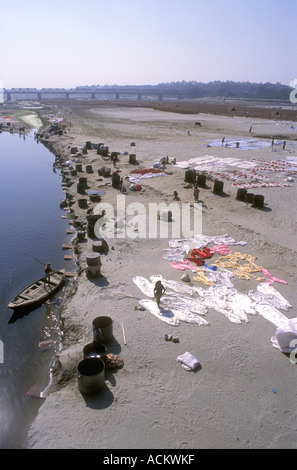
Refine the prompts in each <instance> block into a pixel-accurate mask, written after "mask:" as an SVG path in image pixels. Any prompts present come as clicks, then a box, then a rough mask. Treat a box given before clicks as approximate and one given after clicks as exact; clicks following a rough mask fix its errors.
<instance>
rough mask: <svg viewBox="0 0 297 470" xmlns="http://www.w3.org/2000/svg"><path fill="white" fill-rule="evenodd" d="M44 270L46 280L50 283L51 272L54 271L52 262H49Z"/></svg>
mask: <svg viewBox="0 0 297 470" xmlns="http://www.w3.org/2000/svg"><path fill="white" fill-rule="evenodd" d="M44 272H45V282H47V283H48V284H49V283H50V280H51V272H52V268H51V265H50V263H47V265H46V266H45V268H44Z"/></svg>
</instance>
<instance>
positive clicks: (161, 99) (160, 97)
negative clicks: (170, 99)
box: [159, 93, 163, 101]
mask: <svg viewBox="0 0 297 470" xmlns="http://www.w3.org/2000/svg"><path fill="white" fill-rule="evenodd" d="M159 101H163V95H162V93H159Z"/></svg>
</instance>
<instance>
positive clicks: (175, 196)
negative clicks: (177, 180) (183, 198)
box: [173, 191, 180, 201]
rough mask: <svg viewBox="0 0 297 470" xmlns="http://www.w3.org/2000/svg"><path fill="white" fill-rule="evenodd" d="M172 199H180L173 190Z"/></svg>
mask: <svg viewBox="0 0 297 470" xmlns="http://www.w3.org/2000/svg"><path fill="white" fill-rule="evenodd" d="M173 199H175V201H180V197H179V195H178V192H177V191H173Z"/></svg>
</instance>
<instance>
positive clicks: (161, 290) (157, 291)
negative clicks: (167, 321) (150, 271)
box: [154, 281, 166, 307]
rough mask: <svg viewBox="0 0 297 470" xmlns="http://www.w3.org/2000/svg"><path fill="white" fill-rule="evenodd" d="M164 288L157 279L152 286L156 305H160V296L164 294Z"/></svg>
mask: <svg viewBox="0 0 297 470" xmlns="http://www.w3.org/2000/svg"><path fill="white" fill-rule="evenodd" d="M165 290H166V289H165V287H164V286H163V284H162V282H161V281H157V282H156V284H155V288H154V296H155V299H156V302H157V305H158V307H160V301H161V297H162V295H163V294H164V292H165Z"/></svg>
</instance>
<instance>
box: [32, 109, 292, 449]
mask: <svg viewBox="0 0 297 470" xmlns="http://www.w3.org/2000/svg"><path fill="white" fill-rule="evenodd" d="M63 113H64V114H63V117H64V119H65V122H66V123H67V127H66V131H67V132H66V133H65V134H64V135H62V136H58V135H54V136H51V137H49V138H48V139H46V140H45V141H44V142H45V144H46V145H47V146H49V147H50V148H51V150H52V151H53V152H54V153H55V155H57V156H58V157H59V159H60V161H62V162H63V161H64V162H66V161H67V160H70V158H71V153H70V150H71V148H72V147H75V146H77V147H79V148H81V147H83V146H84V145H85V144H86V142H88V141H91V142H94V143H99V142H102V143H104V145H106V146H108V147H109V151H110V152H120V155H119V162H117V163H116V168H117V169H119V170H120V175H121V176H126V175H129V174H130V173H131V171H133V170H135V169H139V168H142V169H145V168H151V166H152V165H153V164H154V162H156V161H159V160H160V158H161V157H162V156H169V159H170V160H171V159H172V158H176V160H177V162H181V161H185V160H190V159H192V158H195V157H198V156H204V155H207V154H208V155H211V156H213V157H218V158H222V159H225V158H236V159H239V160H250V159H261V160H264V161H268V162H270V161H271V160H279V159H285V158H287V157H292V156H295V157H297V148H296V141H295V139H296V136H297V129H296V125H295V123H294V121H281V120H279V119H272V118H271V119H270V118H269V120H267V119H261V118H260V117H256V118H255V117H253V116H251V117H241V116H218V115H211V114H202V113H200V114H199V115H198V114H179V113H171V112H167V111H157V110H153V109H149V108H142V107H140V108H132V107H125V106H121V107H115V106H108V105H105V106H102V107H100V106H96V107H95V106H94V107H93V106H92V105H71V106H69V107H68V108H64V110H63ZM196 121H199V122H200V124H201V126H195V122H196ZM70 122H71V126H70ZM251 126H252V132H250V128H251ZM292 126H293V127H292ZM223 137H225V139H235V140H236V139H249V138H251V137H254V138H255V139H256V140H260V141H263V142H270V140H271V138H273V137H275V138H276V139H280V140H281V139H282V137H283V138H284V139H285V140H286V142H287V145H286V148H285V149H282V146H277V147H275V148H274V149H272V148H271V147H270V146H268V147H267V148H261V149H256V150H240V149H239V148H238V149H237V148H228V147H227V148H226V147H224V146H218V147H207V144H209V143H211V142H213V141H214V140H215V139H222V138H223ZM131 142H134V143H135V146H131ZM272 150H274V151H272ZM124 152H127V153H128V154H131V153H132V154H136V158H137V160H138V162H139V164H138V165H137V166H136V165H131V164H129V161H128V160H129V157H128V155H125V154H124ZM80 160H81V161H82V164H83V169H84V172H83V176H84V177H87V178H88V186H89V188H90V189H93V190H102V191H103V192H104V195H103V197H102V202H109V203H111V204H112V205H113V207H115V205H116V201H117V196H118V195H119V194H120V193H119V191H118V190H117V189H115V188H113V187H112V186H111V184H110V179H106V178H104V177H100V176H99V175H98V172H97V170H98V168H100V167H102V166H103V165H105V166H109V167H110V168H111V170H112V171H114V167H113V164H112V162H108V161H107V160H104V158H103V157H102V156H100V155H97V151H96V150H95V149H94V150H88V153H87V154H86V155H83V156H82V157H80ZM87 164H91V165H92V167H93V171H94V172H93V173H91V174H87V173H86V170H85V167H86V165H87ZM66 171H67V170H66ZM79 176H80V174H78V175H77V176H76V177H75V176H71V179H72V182H73V184H72V185H71V186H70V188H69V190H68V191H69V193H70V194H71V195H72V199H71V203H72V205H71V207H70V210H71V212H70V214H69V215H68V216H69V218H70V219H73V220H74V222H75V223H74V226H75V227H76V228H79V227H80V224H81V223H83V222H84V221H85V220H86V209H81V208H79V206H78V199H79V198H81V197H84V196H80V195H78V194H77V192H76V185H77V181H78V177H79ZM271 177H272V178H273V179H274V180H275V181H277V182H279V183H286V182H287V175H286V174H284V173H274V174H273V175H271ZM184 179H185V169H182V168H178V167H177V166H175V165H172V164H170V165H167V168H166V170H165V174H164V176H159V177H155V178H151V179H147V180H144V181H142V182H141V183H140V184H141V186H142V188H143V190H142V191H140V192H138V191H129V190H128V195H127V196H125V197H126V203H127V204H130V203H132V202H140V203H142V204H143V205H144V207H146V208H148V204H149V203H152V202H156V203H160V202H162V201H163V202H165V203H167V204H169V203H171V202H172V195H173V191H174V190H177V192H178V194H179V197H180V202H179V203H180V204H182V203H183V202H190V203H191V204H193V203H194V199H193V188H192V187H187V186H190V185H187V184H185V182H184ZM125 181H126V180H125ZM212 189H213V178H208V179H207V181H206V187H204V188H200V202H201V203H202V224H203V225H202V229H203V230H202V233H203V235H208V236H216V235H223V234H228V236H230V237H233V238H234V239H235V240H238V241H239V240H241V241H244V242H246V245H245V246H235V247H231V250H232V251H240V252H241V253H248V254H250V255H251V256H253V257H256V262H257V264H258V265H260V266H263V267H265V268H266V269H268V271H269V272H270V273H271V274H273V275H274V276H276V277H277V278H279V279H283V280H285V281H286V282H287V284H282V283H275V284H274V285H273V287H274V288H275V289H277V291H278V292H279V293H281V294H282V295H283V296H284V297H285V298H286V299H287V300H288V302H290V304H291V305H292V308H291V309H289V310H288V311H286V312H282V313H284V314H285V315H286V316H287V317H288V318H294V317H295V316H296V311H295V309H296V305H297V294H296V289H295V279H296V262H297V257H296V242H295V233H296V213H295V200H296V182H295V181H294V182H292V183H291V186H290V187H285V186H283V187H270V188H256V189H253V193H255V194H260V195H264V196H265V205H264V207H263V208H262V209H255V208H253V207H251V205H250V204H246V203H244V202H241V201H238V200H237V199H236V192H237V189H236V188H235V187H234V186H232V182H231V181H228V180H224V194H223V195H221V196H218V195H216V194H214V193H213V191H212ZM91 206H93V207H95V206H96V203H92V204H91ZM89 207H90V205H89ZM191 210H192V211H193V210H194V208H193V207H192V208H191ZM135 233H137V232H135ZM172 238H173V237H171V236H169V237H168V238H163V239H160V238H155V239H154V238H145V239H140V238H135V239H131V238H129V237H126V238H124V239H121V238H113V239H111V240H108V244H109V251H108V253H107V254H102V256H101V261H102V266H101V276H100V277H97V278H91V277H88V276H87V275H86V267H87V263H86V256H87V254H88V253H89V252H90V251H92V242H93V241H94V240H92V239H90V238H89V237H87V238H86V241H84V242H81V243H76V242H74V252H75V256H76V257H77V264H78V276H77V282H76V289H75V292H74V294H73V295H72V296H71V297H69V299H68V300H67V302H66V305H65V307H64V309H63V311H62V313H61V320H62V330H63V339H62V348H61V351H60V353H59V355H58V357H57V360H56V364H55V366H54V369H53V376H52V384H51V386H50V387H49V389H47V390H46V391H45V395H46V400H45V402H44V404H43V405H42V406H41V408H40V409H39V413H38V416H37V418H36V419H35V421H34V422H33V424H32V426H31V428H30V432H29V436H28V443H27V447H28V448H35V449H37V448H46V449H58V448H64V449H70V448H76V449H217V448H223V449H227V448H231V449H243V448H244V449H245V448H249V449H256V448H262V449H264V448H265V449H266V448H286V449H289V448H296V410H295V407H294V403H295V402H296V398H297V391H296V378H295V372H296V366H295V364H293V363H292V362H291V361H290V360H289V357H288V355H285V354H283V353H281V352H280V351H279V350H278V349H276V348H274V347H273V346H272V343H271V337H272V336H273V335H274V334H275V331H276V325H275V324H273V323H272V322H271V321H269V320H267V319H265V318H263V317H262V316H261V315H250V316H249V317H248V321H247V322H242V323H241V324H236V323H233V322H231V321H230V320H229V319H228V318H226V317H225V316H224V315H222V314H220V313H218V312H217V311H215V310H213V309H209V310H208V312H207V314H206V316H205V319H206V320H207V321H208V323H209V324H208V325H197V324H191V323H186V322H183V321H181V322H180V323H179V325H178V326H176V327H174V326H171V325H168V324H167V323H165V322H164V321H161V320H160V319H158V318H157V317H156V316H154V315H153V314H152V313H150V312H149V311H148V310H141V309H139V300H141V299H144V298H145V295H144V294H143V293H142V292H141V291H140V289H139V288H138V287H137V286H136V285H135V283H134V282H133V278H135V277H136V276H143V277H145V278H147V279H149V278H150V276H152V275H162V276H163V277H164V278H166V279H169V280H174V281H180V280H181V276H182V274H183V273H185V272H186V273H187V274H189V276H190V278H191V282H190V283H185V284H187V285H190V286H196V287H198V286H203V284H202V283H199V282H197V281H195V280H194V279H193V276H194V275H193V273H192V272H190V271H189V270H187V271H179V270H177V269H173V268H172V267H171V265H170V263H169V262H168V261H167V260H165V259H164V258H163V254H164V249H167V248H168V247H169V240H171V239H172ZM217 258H218V256H217V255H215V256H214V257H213V258H212V259H211V260H209V261H210V262H211V263H213V262H214V261H215V260H216V259H217ZM232 282H234V285H235V287H236V289H238V291H239V292H242V293H247V292H248V291H249V290H250V289H255V288H256V287H257V285H258V281H257V280H256V279H255V278H250V279H249V280H246V279H240V278H236V277H235V278H232ZM203 287H204V288H205V287H206V286H203ZM101 315H104V316H110V317H111V318H112V319H113V334H114V340H113V342H112V343H111V344H109V345H107V349H108V352H111V353H113V354H116V355H119V356H120V357H121V358H122V359H123V361H124V366H123V367H122V368H118V369H115V370H107V371H106V386H105V388H104V389H103V390H102V391H101V392H99V393H97V394H95V395H90V396H87V395H82V394H81V393H80V391H79V389H78V384H77V370H76V369H77V365H78V363H79V362H80V361H81V360H82V358H83V353H82V351H83V347H84V346H85V345H86V344H87V343H89V342H91V341H92V339H93V332H92V321H93V319H94V318H96V317H97V316H101ZM123 327H124V330H123ZM123 331H124V333H125V334H124V335H123ZM166 334H172V335H173V336H178V338H179V342H177V343H174V342H172V341H165V339H164V336H165V335H166ZM187 351H188V352H191V353H192V354H193V355H194V356H195V357H196V358H197V359H199V361H200V363H201V366H200V367H199V368H197V369H196V370H195V371H192V372H189V371H185V370H184V369H183V368H182V366H181V364H180V363H179V362H178V361H177V360H176V359H177V356H179V355H181V354H184V353H185V352H187Z"/></svg>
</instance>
